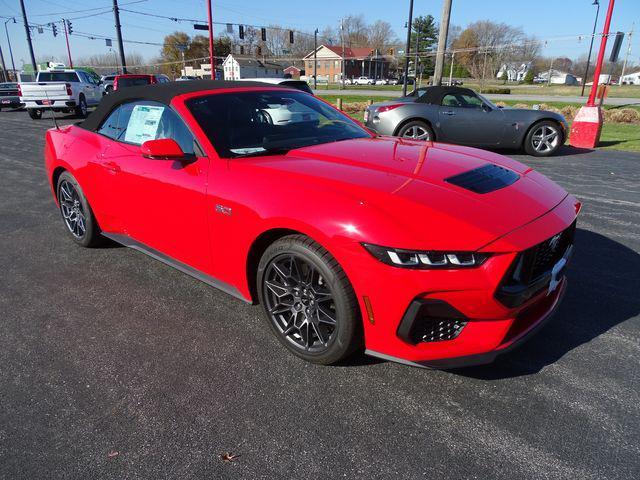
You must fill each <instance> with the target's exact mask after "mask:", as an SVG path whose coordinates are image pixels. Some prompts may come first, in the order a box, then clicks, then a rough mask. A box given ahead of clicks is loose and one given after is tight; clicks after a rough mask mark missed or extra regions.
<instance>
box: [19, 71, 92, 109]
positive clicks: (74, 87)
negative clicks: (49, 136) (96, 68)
mask: <svg viewBox="0 0 640 480" xmlns="http://www.w3.org/2000/svg"><path fill="white" fill-rule="evenodd" d="M101 99H102V88H101V87H100V80H99V79H97V78H95V77H93V76H92V75H90V74H88V73H87V72H84V71H82V70H71V69H56V70H54V69H52V70H42V71H40V72H38V76H37V77H36V81H35V82H26V83H21V84H20V101H21V102H22V103H24V105H25V107H26V109H27V112H29V116H30V117H31V118H33V119H34V120H35V119H39V118H41V117H42V112H43V111H44V110H53V111H54V112H66V113H69V112H74V113H75V114H76V115H77V116H79V117H82V118H84V117H86V116H87V109H88V107H91V106H96V105H98V103H100V100H101Z"/></svg>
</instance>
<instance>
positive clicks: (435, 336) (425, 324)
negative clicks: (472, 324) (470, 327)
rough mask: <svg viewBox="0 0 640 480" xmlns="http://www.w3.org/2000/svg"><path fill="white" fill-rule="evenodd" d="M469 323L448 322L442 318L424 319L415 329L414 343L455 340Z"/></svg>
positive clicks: (459, 321)
mask: <svg viewBox="0 0 640 480" xmlns="http://www.w3.org/2000/svg"><path fill="white" fill-rule="evenodd" d="M466 324H467V322H464V321H462V320H447V319H441V318H429V319H424V320H423V321H422V322H419V324H418V325H416V326H417V327H418V328H414V331H413V332H412V333H413V336H414V341H415V342H416V343H417V342H442V341H444V340H453V339H454V338H456V337H457V336H458V335H460V332H461V331H462V329H463V328H464V327H465V325H466Z"/></svg>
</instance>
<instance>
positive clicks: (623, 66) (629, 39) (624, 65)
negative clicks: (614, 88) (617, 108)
mask: <svg viewBox="0 0 640 480" xmlns="http://www.w3.org/2000/svg"><path fill="white" fill-rule="evenodd" d="M633 27H635V23H632V24H631V31H630V32H629V37H628V38H627V42H628V43H627V54H626V55H625V56H624V62H623V63H622V73H621V74H620V81H619V82H618V85H622V77H624V71H625V70H626V69H627V62H628V61H629V55H631V37H632V36H633Z"/></svg>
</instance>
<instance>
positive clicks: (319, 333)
mask: <svg viewBox="0 0 640 480" xmlns="http://www.w3.org/2000/svg"><path fill="white" fill-rule="evenodd" d="M311 326H312V327H313V331H314V332H315V333H316V336H317V337H318V340H320V343H322V344H323V345H326V344H327V342H326V340H325V339H324V337H323V336H322V333H321V330H322V329H321V328H320V325H316V324H315V323H312V324H311Z"/></svg>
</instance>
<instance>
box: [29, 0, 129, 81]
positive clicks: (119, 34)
mask: <svg viewBox="0 0 640 480" xmlns="http://www.w3.org/2000/svg"><path fill="white" fill-rule="evenodd" d="M21 1H22V0H21ZM113 16H114V17H115V20H116V35H117V37H118V50H120V63H121V64H122V73H127V63H126V61H125V59H124V45H123V44H122V27H121V26H120V10H119V9H118V0H113Z"/></svg>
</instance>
